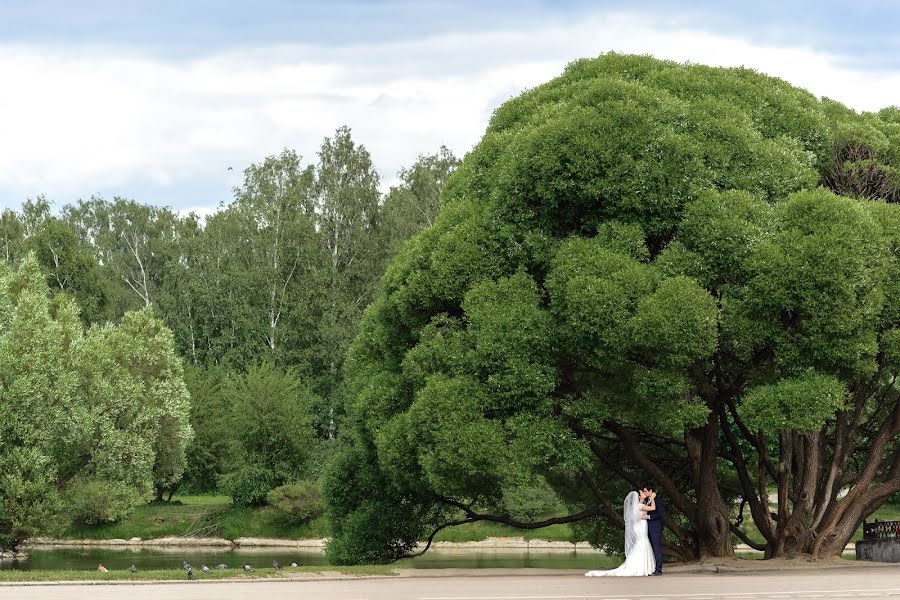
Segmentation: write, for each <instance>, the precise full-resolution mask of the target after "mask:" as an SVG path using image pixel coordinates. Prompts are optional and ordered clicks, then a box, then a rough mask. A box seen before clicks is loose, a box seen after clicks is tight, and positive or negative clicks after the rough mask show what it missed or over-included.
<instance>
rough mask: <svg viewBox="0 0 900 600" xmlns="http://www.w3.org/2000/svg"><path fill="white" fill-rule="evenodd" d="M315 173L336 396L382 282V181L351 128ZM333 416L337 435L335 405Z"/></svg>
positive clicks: (325, 325)
mask: <svg viewBox="0 0 900 600" xmlns="http://www.w3.org/2000/svg"><path fill="white" fill-rule="evenodd" d="M315 174H316V184H315V192H316V195H315V209H316V216H317V219H318V220H317V223H318V235H319V240H320V243H321V246H322V251H323V253H324V274H325V278H324V281H325V286H326V296H325V306H324V310H323V315H322V321H321V329H320V332H321V334H320V335H321V341H322V345H323V354H324V356H325V369H326V373H327V376H328V379H329V381H327V383H326V384H325V390H326V394H327V395H328V396H331V397H333V396H334V391H335V390H334V387H335V384H336V381H337V377H338V372H339V370H340V367H341V364H342V362H343V357H344V354H345V353H346V350H347V347H348V346H349V344H350V340H351V339H352V338H353V336H354V335H355V332H356V324H357V323H358V322H359V318H360V316H361V315H362V311H363V310H364V309H365V307H366V306H367V305H368V303H369V301H370V299H371V297H372V294H373V291H374V287H375V283H376V281H377V277H378V267H379V262H380V248H379V246H378V239H377V236H376V234H375V232H376V228H377V226H378V216H379V208H380V207H379V201H380V194H379V191H378V182H379V178H378V173H377V172H376V171H375V168H374V166H373V165H372V159H371V157H370V156H369V152H368V150H366V148H365V147H364V146H362V145H357V144H356V143H355V142H354V141H353V139H352V138H351V135H350V129H349V128H348V127H346V126H344V127H340V128H338V130H337V131H335V134H334V137H333V138H326V139H325V141H324V142H323V143H322V146H321V148H320V150H319V161H318V164H317V165H316V171H315ZM329 411H330V413H331V417H330V423H329V424H328V427H329V431H330V432H331V434H332V435H333V432H334V414H333V413H334V405H332V406H331V407H330V409H329Z"/></svg>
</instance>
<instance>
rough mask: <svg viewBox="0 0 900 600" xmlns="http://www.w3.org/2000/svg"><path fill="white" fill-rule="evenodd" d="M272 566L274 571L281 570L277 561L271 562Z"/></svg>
mask: <svg viewBox="0 0 900 600" xmlns="http://www.w3.org/2000/svg"><path fill="white" fill-rule="evenodd" d="M272 566H273V567H275V570H276V571H277V570H279V569H280V568H281V565H279V564H278V561H277V560H273V561H272Z"/></svg>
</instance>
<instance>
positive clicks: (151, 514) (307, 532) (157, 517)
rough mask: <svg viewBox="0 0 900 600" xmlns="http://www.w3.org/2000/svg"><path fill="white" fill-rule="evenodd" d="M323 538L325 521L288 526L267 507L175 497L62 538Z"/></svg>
mask: <svg viewBox="0 0 900 600" xmlns="http://www.w3.org/2000/svg"><path fill="white" fill-rule="evenodd" d="M184 535H191V536H195V537H223V538H226V539H229V540H233V539H235V538H238V537H271V538H284V539H302V538H321V537H325V536H326V535H327V528H326V523H325V520H324V519H317V520H315V521H312V522H311V523H309V524H305V525H288V524H285V523H283V522H282V521H281V520H280V519H278V518H277V516H276V514H275V512H274V511H273V510H272V509H271V508H268V507H262V508H244V507H239V506H234V505H232V503H231V499H230V498H228V497H227V496H175V497H174V498H173V499H172V502H171V503H162V504H146V505H144V506H139V507H137V508H136V509H135V511H134V512H133V513H131V514H130V515H129V516H128V517H126V518H125V519H122V520H121V521H119V522H118V523H107V524H103V525H82V526H75V527H71V528H69V529H68V530H66V531H65V532H64V533H63V535H62V537H64V538H75V539H92V540H108V539H115V538H124V539H129V538H132V537H139V538H144V539H148V538H158V537H165V536H184Z"/></svg>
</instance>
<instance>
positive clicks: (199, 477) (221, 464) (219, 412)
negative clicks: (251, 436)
mask: <svg viewBox="0 0 900 600" xmlns="http://www.w3.org/2000/svg"><path fill="white" fill-rule="evenodd" d="M184 375H185V377H184V379H185V384H186V385H187V388H188V392H189V393H190V396H191V428H192V429H193V430H194V439H193V441H192V442H191V444H190V446H188V448H187V451H186V459H185V469H184V478H183V480H182V488H183V489H185V490H186V491H189V492H193V493H210V492H214V491H216V486H217V482H218V478H219V477H221V476H222V475H223V474H224V473H225V472H226V471H228V469H229V467H230V465H231V463H232V461H233V454H234V451H235V447H234V446H235V444H234V428H233V426H232V421H231V407H230V406H229V404H228V398H227V396H226V395H225V393H224V386H225V383H226V378H227V371H226V370H225V369H222V368H220V367H211V368H209V369H205V370H201V369H198V368H196V367H189V368H187V369H185V374H184Z"/></svg>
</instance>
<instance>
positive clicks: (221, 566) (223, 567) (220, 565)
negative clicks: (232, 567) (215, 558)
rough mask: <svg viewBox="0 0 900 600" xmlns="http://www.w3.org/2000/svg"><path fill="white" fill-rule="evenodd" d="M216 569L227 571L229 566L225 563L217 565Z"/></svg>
mask: <svg viewBox="0 0 900 600" xmlns="http://www.w3.org/2000/svg"><path fill="white" fill-rule="evenodd" d="M216 568H217V569H227V568H228V565H226V564H225V563H219V564H217V565H216Z"/></svg>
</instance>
